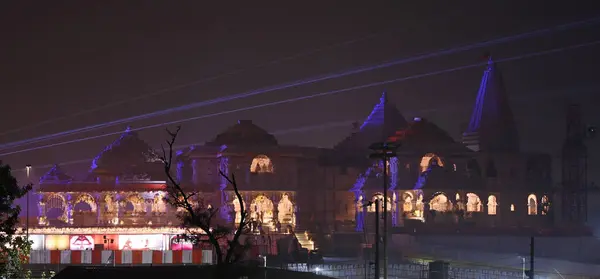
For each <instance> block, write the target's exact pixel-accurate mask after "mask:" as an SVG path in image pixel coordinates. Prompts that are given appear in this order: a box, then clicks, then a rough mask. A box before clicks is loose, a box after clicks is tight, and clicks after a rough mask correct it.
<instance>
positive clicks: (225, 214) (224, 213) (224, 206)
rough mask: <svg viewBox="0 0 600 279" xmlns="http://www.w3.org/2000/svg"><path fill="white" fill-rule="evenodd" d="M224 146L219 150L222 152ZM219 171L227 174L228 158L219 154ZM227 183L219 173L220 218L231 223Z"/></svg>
mask: <svg viewBox="0 0 600 279" xmlns="http://www.w3.org/2000/svg"><path fill="white" fill-rule="evenodd" d="M225 148H226V146H223V147H221V152H223V151H224V150H225ZM219 171H221V172H223V174H224V175H226V176H229V158H227V157H226V156H222V155H221V157H219ZM228 183H229V182H228V181H227V179H226V178H225V177H223V176H222V175H221V180H220V184H219V191H220V192H221V208H220V213H221V218H222V219H223V220H227V223H231V222H233V220H232V218H231V214H230V212H229V206H228V203H229V197H228V195H227V192H226V189H227V184H228Z"/></svg>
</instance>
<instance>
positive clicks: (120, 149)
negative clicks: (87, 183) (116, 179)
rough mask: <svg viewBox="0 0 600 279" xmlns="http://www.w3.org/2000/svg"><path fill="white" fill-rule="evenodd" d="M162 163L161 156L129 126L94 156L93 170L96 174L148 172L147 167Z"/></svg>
mask: <svg viewBox="0 0 600 279" xmlns="http://www.w3.org/2000/svg"><path fill="white" fill-rule="evenodd" d="M158 163H160V158H159V156H158V155H157V154H156V153H155V152H154V150H153V149H152V148H151V147H150V145H148V144H147V143H146V142H144V141H143V140H141V139H140V138H139V137H138V134H137V133H136V132H134V131H132V130H131V128H130V127H127V130H125V132H124V133H123V134H121V136H120V137H119V138H118V139H117V140H115V141H114V142H113V143H111V144H110V145H108V146H107V147H106V148H104V150H103V151H102V152H100V154H98V156H96V157H95V158H94V160H93V161H92V165H91V170H90V171H91V172H93V173H95V174H110V175H115V176H116V175H120V174H124V173H131V172H140V173H147V168H148V167H150V168H151V169H154V167H151V166H154V165H157V164H158Z"/></svg>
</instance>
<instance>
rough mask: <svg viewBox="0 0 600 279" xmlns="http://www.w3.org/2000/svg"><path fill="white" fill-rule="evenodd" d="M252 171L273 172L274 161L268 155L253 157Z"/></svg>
mask: <svg viewBox="0 0 600 279" xmlns="http://www.w3.org/2000/svg"><path fill="white" fill-rule="evenodd" d="M250 172H251V173H272V172H273V162H271V159H269V157H267V156H266V155H258V156H256V157H254V159H252V164H250Z"/></svg>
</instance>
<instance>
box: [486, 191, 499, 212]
mask: <svg viewBox="0 0 600 279" xmlns="http://www.w3.org/2000/svg"><path fill="white" fill-rule="evenodd" d="M487 206H488V215H496V207H497V206H498V202H497V200H496V196H494V195H490V196H489V197H488V203H487Z"/></svg>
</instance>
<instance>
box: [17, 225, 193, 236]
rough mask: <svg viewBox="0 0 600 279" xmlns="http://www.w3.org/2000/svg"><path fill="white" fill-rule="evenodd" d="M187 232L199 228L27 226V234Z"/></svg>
mask: <svg viewBox="0 0 600 279" xmlns="http://www.w3.org/2000/svg"><path fill="white" fill-rule="evenodd" d="M25 231H26V230H25V228H19V229H18V233H20V234H24V233H25ZM187 232H193V233H200V232H202V230H201V229H193V230H192V229H190V230H186V229H182V228H175V227H138V228H132V227H130V228H123V227H89V228H60V227H46V228H29V234H44V235H70V234H76V235H92V234H184V233H187Z"/></svg>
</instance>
